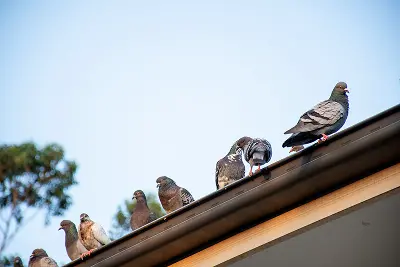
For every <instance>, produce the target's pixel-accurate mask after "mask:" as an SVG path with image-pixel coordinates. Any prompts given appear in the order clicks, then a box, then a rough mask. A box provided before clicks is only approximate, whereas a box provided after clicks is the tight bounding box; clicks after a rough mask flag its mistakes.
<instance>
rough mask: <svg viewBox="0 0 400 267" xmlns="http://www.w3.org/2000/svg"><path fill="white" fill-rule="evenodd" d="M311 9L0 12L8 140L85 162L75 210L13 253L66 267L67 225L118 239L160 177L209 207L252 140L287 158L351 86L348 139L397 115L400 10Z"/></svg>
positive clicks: (149, 6) (41, 5) (29, 231)
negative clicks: (304, 122) (299, 133)
mask: <svg viewBox="0 0 400 267" xmlns="http://www.w3.org/2000/svg"><path fill="white" fill-rule="evenodd" d="M189 2H190V3H189ZM278 2H279V3H278ZM301 2H302V3H299V2H296V1H218V2H217V1H197V2H196V3H195V2H194V1H168V2H167V1H113V2H112V3H111V2H110V1H54V2H49V1H18V2H17V1H1V3H0V36H1V39H0V40H1V41H0V100H1V105H0V123H1V131H0V142H2V143H21V142H24V141H28V140H33V141H35V142H37V143H38V144H39V145H43V144H46V143H48V142H58V143H60V144H61V145H62V146H63V147H64V148H65V150H66V152H67V157H68V158H69V159H74V160H76V161H77V162H78V164H79V171H78V173H77V180H78V181H79V185H78V186H76V187H74V188H73V189H72V190H71V193H72V195H73V199H74V205H73V206H72V207H71V208H70V209H69V210H68V212H67V213H66V214H65V216H63V217H60V218H54V219H53V220H52V224H51V225H50V226H48V227H44V226H43V222H44V218H43V217H42V214H40V215H39V216H38V217H36V219H35V220H34V221H32V222H31V223H30V224H29V225H28V226H26V227H25V228H23V230H22V231H21V232H20V233H19V234H18V235H17V237H16V239H15V240H14V242H13V243H12V244H11V246H9V248H8V250H7V252H9V253H19V254H21V255H22V256H23V258H24V259H25V260H27V258H28V257H29V255H30V253H31V251H32V250H33V249H35V248H37V247H43V248H44V249H46V250H47V252H48V253H49V255H50V256H52V257H53V258H54V259H56V260H57V261H58V262H60V261H61V262H68V261H69V259H68V256H67V254H66V252H65V248H64V234H63V233H62V232H61V231H60V232H58V231H57V229H58V225H59V223H60V221H61V220H62V219H71V220H73V221H75V222H76V223H78V220H79V214H80V213H82V212H86V213H88V214H89V215H90V216H91V217H92V219H94V220H95V221H97V222H99V223H101V224H102V225H103V226H104V228H105V229H106V230H108V229H109V228H110V225H111V218H112V215H113V214H114V213H115V211H116V208H117V206H118V205H119V204H120V203H122V201H123V200H124V199H126V198H131V196H132V193H133V192H134V191H135V190H137V189H142V190H144V191H149V190H152V191H154V192H155V190H156V183H155V180H156V178H157V177H158V176H161V175H167V176H169V177H171V178H173V179H174V180H175V181H176V182H177V183H178V184H179V185H181V186H183V187H185V188H187V189H188V190H189V191H190V192H192V194H193V195H194V197H195V198H196V199H197V198H200V197H202V196H204V195H207V194H209V193H211V192H212V191H214V189H215V182H214V172H215V163H216V161H217V160H218V159H219V158H221V157H223V156H224V155H225V154H226V153H227V152H228V151H229V148H230V146H231V145H232V143H233V142H234V141H235V140H236V139H238V138H240V137H242V136H244V135H247V136H252V137H263V138H266V139H268V140H269V141H270V142H271V143H272V146H273V157H272V161H271V162H274V161H276V160H279V159H281V158H283V157H286V156H288V151H289V149H283V148H282V147H281V144H282V143H283V141H284V140H285V139H286V138H288V136H287V135H284V134H283V132H285V131H286V130H287V129H289V128H290V127H292V126H293V125H294V124H295V123H296V122H297V120H298V118H299V116H300V115H301V114H302V113H303V112H305V111H306V110H308V109H309V108H311V107H312V106H313V105H315V104H317V103H318V102H320V101H322V100H325V99H327V98H328V97H329V95H330V93H331V90H332V88H333V86H334V85H335V83H336V82H338V81H340V80H343V81H345V82H347V84H348V86H349V89H350V95H349V98H350V115H349V118H348V120H347V123H346V124H345V126H344V128H347V127H349V126H351V125H353V124H355V123H357V122H359V121H362V120H364V119H366V118H368V117H370V116H372V115H374V114H376V113H378V112H381V111H383V110H385V109H387V108H390V107H391V106H393V105H395V104H397V103H399V102H400V81H399V79H400V50H399V47H400V17H399V16H398V14H399V12H400V4H399V3H398V2H397V1H358V0H356V1H301Z"/></svg>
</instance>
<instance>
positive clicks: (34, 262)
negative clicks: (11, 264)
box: [28, 248, 58, 267]
mask: <svg viewBox="0 0 400 267" xmlns="http://www.w3.org/2000/svg"><path fill="white" fill-rule="evenodd" d="M28 267H58V265H57V263H56V262H55V260H53V259H52V258H50V257H49V255H47V253H46V251H45V250H44V249H41V248H37V249H35V250H34V251H33V252H32V254H31V256H30V257H29V263H28Z"/></svg>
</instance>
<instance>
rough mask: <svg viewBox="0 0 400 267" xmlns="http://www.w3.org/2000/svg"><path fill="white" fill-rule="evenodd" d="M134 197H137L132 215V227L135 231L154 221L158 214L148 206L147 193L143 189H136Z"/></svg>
mask: <svg viewBox="0 0 400 267" xmlns="http://www.w3.org/2000/svg"><path fill="white" fill-rule="evenodd" d="M132 199H136V207H135V209H134V210H133V212H132V216H131V228H132V230H133V231H135V230H136V229H138V228H140V227H142V226H144V225H146V224H148V223H150V222H152V221H154V220H156V219H157V216H156V215H155V214H154V212H152V211H151V210H150V209H149V207H148V206H147V200H146V195H145V194H144V193H143V191H142V190H136V191H135V192H134V193H133V197H132Z"/></svg>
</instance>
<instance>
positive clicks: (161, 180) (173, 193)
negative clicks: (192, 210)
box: [156, 176, 194, 213]
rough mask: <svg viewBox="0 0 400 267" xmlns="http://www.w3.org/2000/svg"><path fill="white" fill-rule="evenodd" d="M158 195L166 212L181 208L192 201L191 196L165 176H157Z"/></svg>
mask: <svg viewBox="0 0 400 267" xmlns="http://www.w3.org/2000/svg"><path fill="white" fill-rule="evenodd" d="M156 183H157V187H158V197H159V198H160V202H161V205H162V207H163V208H164V210H165V211H166V212H167V213H171V212H173V211H174V210H177V209H179V208H182V207H183V206H186V205H188V204H189V203H191V202H193V201H194V198H193V196H192V195H191V194H190V193H189V191H187V190H186V189H185V188H182V187H180V186H178V185H176V183H175V182H174V180H172V179H171V178H168V177H167V176H161V177H158V178H157V180H156Z"/></svg>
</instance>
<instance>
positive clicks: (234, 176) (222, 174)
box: [215, 142, 245, 190]
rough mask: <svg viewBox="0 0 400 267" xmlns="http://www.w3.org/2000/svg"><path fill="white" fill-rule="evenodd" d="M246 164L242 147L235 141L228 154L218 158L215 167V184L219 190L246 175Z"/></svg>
mask: <svg viewBox="0 0 400 267" xmlns="http://www.w3.org/2000/svg"><path fill="white" fill-rule="evenodd" d="M244 172H245V166H244V164H243V161H242V149H241V148H240V147H238V146H237V142H235V143H234V144H233V145H232V147H231V149H230V150H229V152H228V154H227V155H226V156H225V157H223V158H222V159H220V160H218V162H217V165H216V168H215V184H216V186H217V190H218V189H220V188H224V187H225V186H227V185H228V184H231V183H233V182H234V181H237V180H239V179H242V178H243V177H244Z"/></svg>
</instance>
